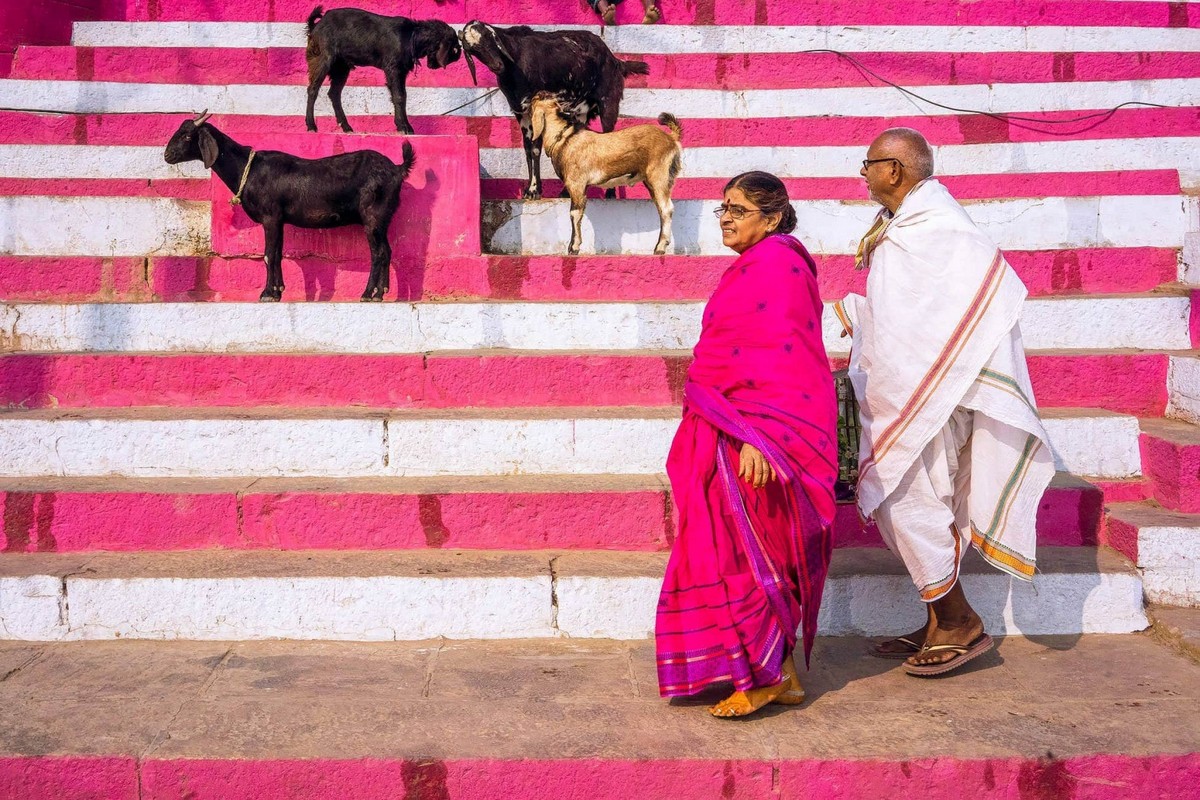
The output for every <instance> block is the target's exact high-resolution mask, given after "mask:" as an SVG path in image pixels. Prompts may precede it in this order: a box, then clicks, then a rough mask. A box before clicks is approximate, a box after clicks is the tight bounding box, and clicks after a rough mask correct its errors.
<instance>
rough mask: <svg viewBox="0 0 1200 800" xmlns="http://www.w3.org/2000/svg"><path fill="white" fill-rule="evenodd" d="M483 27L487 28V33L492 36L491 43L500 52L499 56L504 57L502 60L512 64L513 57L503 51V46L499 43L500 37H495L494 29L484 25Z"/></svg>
mask: <svg viewBox="0 0 1200 800" xmlns="http://www.w3.org/2000/svg"><path fill="white" fill-rule="evenodd" d="M484 27H485V28H487V32H488V33H490V34H491V35H492V41H493V42H495V43H496V49H497V50H498V51H500V55H501V56H503V57H504V60H506V61H509V62H512V60H513V57H512V56H510V55H509V54H508V51H507V50H505V49H504V45H503V44H502V43H501V42H500V37H499V36H497V35H496V29H495V28H493V27H492V26H491V25H485V26H484Z"/></svg>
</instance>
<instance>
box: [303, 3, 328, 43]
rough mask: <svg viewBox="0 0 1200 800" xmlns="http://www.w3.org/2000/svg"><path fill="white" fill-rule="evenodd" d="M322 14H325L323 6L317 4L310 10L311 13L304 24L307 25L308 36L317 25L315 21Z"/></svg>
mask: <svg viewBox="0 0 1200 800" xmlns="http://www.w3.org/2000/svg"><path fill="white" fill-rule="evenodd" d="M323 16H325V6H317V7H316V8H314V9H313V10H312V13H311V14H309V15H308V22H307V23H306V24H307V25H308V35H309V36H312V32H313V28H315V27H317V21H318V20H320V19H321V17H323Z"/></svg>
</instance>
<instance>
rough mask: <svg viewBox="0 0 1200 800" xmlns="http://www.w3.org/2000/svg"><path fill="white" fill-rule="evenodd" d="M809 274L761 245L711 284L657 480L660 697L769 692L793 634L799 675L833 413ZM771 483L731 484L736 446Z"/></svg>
mask: <svg viewBox="0 0 1200 800" xmlns="http://www.w3.org/2000/svg"><path fill="white" fill-rule="evenodd" d="M821 311H822V306H821V298H820V295H819V294H818V291H817V277H816V265H815V264H814V262H813V260H812V258H811V257H810V256H809V254H808V251H807V250H805V249H804V245H802V244H801V243H800V242H799V241H797V240H796V239H794V238H792V237H791V236H782V235H776V236H770V237H768V238H766V239H764V240H763V241H761V242H759V243H758V244H756V245H754V246H753V247H751V248H750V249H749V250H747V251H746V252H745V253H743V254H742V255H741V257H740V258H738V260H737V261H736V262H734V264H733V266H731V267H730V268H729V269H728V270H726V272H725V274H724V275H723V276H722V277H721V281H720V283H719V284H718V285H717V289H716V291H715V292H713V295H712V297H711V298H710V299H709V301H708V305H707V306H706V307H705V309H704V319H703V328H702V330H701V333H700V341H699V343H698V344H697V345H696V350H695V361H694V362H693V363H692V366H691V369H689V370H688V382H687V386H686V388H685V390H684V405H683V421H682V423H681V424H680V426H679V431H678V433H676V435H675V440H674V442H673V443H672V444H671V453H670V455H669V456H668V458H667V473H668V475H669V476H670V478H671V490H672V492H673V495H674V500H675V504H676V507H677V509H678V512H679V533H678V536H677V537H676V539H675V546H674V549H673V551H672V552H671V559H670V561H669V562H668V564H667V574H666V577H665V578H664V579H663V588H662V594H661V595H660V596H659V601H658V616H657V621H656V624H655V640H656V646H657V651H658V682H659V691H660V693H661V694H662V696H664V697H671V696H676V695H689V694H695V693H696V692H698V691H700V690H701V689H703V688H704V687H705V686H707V685H709V684H712V683H718V682H730V681H732V683H733V685H734V687H735V688H736V689H738V690H743V691H744V690H746V689H751V688H754V687H756V686H769V685H772V684H775V683H778V682H779V681H780V680H782V670H783V663H784V658H785V657H787V656H788V655H790V654H791V652H792V651H793V649H794V648H795V646H796V642H797V630H798V629H799V630H800V631H801V632H802V636H803V643H804V657H805V662H806V663H807V661H808V657H809V654H810V652H811V650H812V642H813V637H814V636H815V635H816V629H817V610H818V609H819V607H820V605H821V590H822V588H823V587H824V584H825V575H826V573H827V572H828V569H829V556H830V553H831V551H832V531H831V527H830V526H831V522H832V520H833V514H834V497H833V484H834V480H835V479H836V477H837V433H836V425H837V403H836V399H835V395H834V388H833V378H832V375H831V374H830V369H829V361H828V359H827V357H826V355H825V345H824V343H823V342H822V340H821ZM743 442H749V443H750V444H751V445H753V446H754V447H757V448H758V449H759V450H760V451H762V453H763V455H764V456H765V457H766V459H767V460H768V461H769V462H770V463H771V465H772V466H773V467H774V468H775V472H776V473H777V475H778V476H779V479H778V480H776V481H771V482H769V483H768V484H767V485H766V486H765V487H763V488H762V489H754V488H752V487H750V486H749V485H748V484H747V483H746V482H745V481H742V480H739V479H738V477H737V470H738V456H739V452H740V450H741V444H742V443H743Z"/></svg>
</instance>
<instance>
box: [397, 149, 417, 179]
mask: <svg viewBox="0 0 1200 800" xmlns="http://www.w3.org/2000/svg"><path fill="white" fill-rule="evenodd" d="M401 152H403V153H404V160H403V161H401V162H400V163H399V164H397V165H396V168H397V169H399V170H400V180H405V179H407V178H408V173H410V172H412V168H413V164H415V163H416V161H417V154H416V153H414V152H413V146H412V143H411V142H405V143H404V147H403V148H401Z"/></svg>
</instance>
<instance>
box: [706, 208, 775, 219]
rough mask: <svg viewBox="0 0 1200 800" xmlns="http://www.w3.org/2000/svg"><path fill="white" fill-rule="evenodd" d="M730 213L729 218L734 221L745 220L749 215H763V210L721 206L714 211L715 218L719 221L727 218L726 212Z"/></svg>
mask: <svg viewBox="0 0 1200 800" xmlns="http://www.w3.org/2000/svg"><path fill="white" fill-rule="evenodd" d="M726 211H728V212H729V216H730V217H732V218H733V219H745V218H746V215H747V214H761V213H763V210H762V209H761V208H742V207H741V206H727V205H719V206H717V207H716V208H714V209H713V216H714V217H716V218H717V219H720V218H721V217H723V216H725V212H726Z"/></svg>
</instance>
